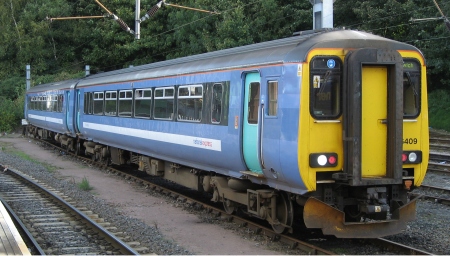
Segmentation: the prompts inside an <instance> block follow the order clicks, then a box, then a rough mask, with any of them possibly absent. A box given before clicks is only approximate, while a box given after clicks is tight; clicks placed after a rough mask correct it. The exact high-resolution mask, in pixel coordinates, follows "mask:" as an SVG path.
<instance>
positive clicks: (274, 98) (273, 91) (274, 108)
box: [268, 81, 278, 116]
mask: <svg viewBox="0 0 450 256" xmlns="http://www.w3.org/2000/svg"><path fill="white" fill-rule="evenodd" d="M268 87H269V88H268V92H269V111H268V112H269V116H276V115H277V113H278V81H269V84H268Z"/></svg>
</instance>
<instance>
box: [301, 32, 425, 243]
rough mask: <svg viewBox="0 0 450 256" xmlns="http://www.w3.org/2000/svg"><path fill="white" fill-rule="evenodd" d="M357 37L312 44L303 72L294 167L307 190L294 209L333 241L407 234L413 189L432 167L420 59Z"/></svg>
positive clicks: (405, 49)
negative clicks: (329, 235)
mask: <svg viewBox="0 0 450 256" xmlns="http://www.w3.org/2000/svg"><path fill="white" fill-rule="evenodd" d="M351 33H359V32H354V31H353V32H351ZM331 34H332V33H331ZM360 39H361V40H360V41H359V42H355V40H351V41H348V42H346V41H345V40H340V39H339V38H333V37H330V40H329V41H325V42H321V43H319V44H316V45H315V48H314V49H312V50H311V51H309V53H308V56H307V57H306V62H305V63H304V65H303V67H302V70H301V72H302V85H303V86H302V88H301V101H300V102H301V104H302V107H301V110H300V128H299V136H298V137H299V141H298V154H299V160H298V164H299V170H300V173H301V177H302V180H303V181H304V184H305V186H306V187H307V189H308V191H310V192H308V193H307V194H305V197H301V198H298V199H297V202H299V201H303V202H299V203H300V204H301V205H304V209H303V218H304V221H305V224H306V226H307V227H309V228H321V229H322V230H323V232H324V234H332V235H335V236H337V237H380V236H385V235H390V234H395V233H398V232H401V231H402V230H404V229H405V227H406V222H407V221H411V220H413V219H414V218H415V203H416V200H415V198H412V197H411V196H409V195H408V192H410V191H411V190H412V189H413V188H414V187H416V186H419V185H420V184H421V182H422V181H423V179H424V177H425V173H426V169H427V164H428V150H429V144H428V113H427V88H426V66H425V60H424V58H423V55H422V54H421V52H420V51H419V50H417V49H416V48H414V47H412V46H409V45H406V44H403V43H399V42H395V41H391V40H387V39H384V40H376V38H374V36H372V35H368V34H365V33H364V34H363V33H361V38H360ZM374 39H375V40H374ZM305 85H309V86H305Z"/></svg>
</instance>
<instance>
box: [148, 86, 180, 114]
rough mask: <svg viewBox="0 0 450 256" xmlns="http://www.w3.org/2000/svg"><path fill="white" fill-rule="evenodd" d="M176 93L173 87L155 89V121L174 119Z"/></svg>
mask: <svg viewBox="0 0 450 256" xmlns="http://www.w3.org/2000/svg"><path fill="white" fill-rule="evenodd" d="M174 92H175V89H174V88H173V87H167V88H156V89H155V108H154V110H153V112H154V113H153V116H154V117H155V119H165V120H171V119H173V107H174V102H173V101H174Z"/></svg>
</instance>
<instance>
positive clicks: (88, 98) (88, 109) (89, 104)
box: [84, 92, 94, 114]
mask: <svg viewBox="0 0 450 256" xmlns="http://www.w3.org/2000/svg"><path fill="white" fill-rule="evenodd" d="M93 106H94V101H93V94H92V92H85V93H84V113H85V114H92V109H93Z"/></svg>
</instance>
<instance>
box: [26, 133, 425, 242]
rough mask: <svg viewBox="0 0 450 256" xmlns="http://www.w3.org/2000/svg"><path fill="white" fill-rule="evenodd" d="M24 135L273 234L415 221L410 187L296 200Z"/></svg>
mask: <svg viewBox="0 0 450 256" xmlns="http://www.w3.org/2000/svg"><path fill="white" fill-rule="evenodd" d="M28 133H29V134H30V135H33V136H34V137H39V138H43V139H53V140H55V141H57V142H58V143H60V144H61V146H62V147H63V148H66V149H67V150H69V151H72V152H75V153H76V154H84V155H86V156H90V157H91V159H92V160H94V161H99V162H103V163H105V164H116V165H124V164H135V165H137V167H138V169H139V170H140V171H144V172H146V173H148V174H149V175H152V176H158V177H162V178H164V179H166V180H170V181H172V182H174V183H177V184H180V185H183V186H185V187H188V188H190V189H193V190H197V191H202V192H206V193H210V194H211V195H212V199H211V200H212V201H214V202H218V203H222V204H223V207H224V209H225V211H226V212H227V213H228V214H232V213H234V212H236V211H238V210H239V211H240V212H244V213H246V214H248V215H250V216H254V217H257V218H260V219H263V220H266V221H267V222H268V223H269V224H270V225H271V226H272V228H273V230H274V231H275V232H277V233H284V232H290V233H291V232H293V228H292V227H293V225H294V222H298V220H299V219H301V218H303V220H304V224H305V225H306V227H307V228H318V229H322V232H323V233H324V234H326V235H334V236H336V237H341V238H352V237H358V238H376V237H382V236H386V235H391V234H396V233H399V232H400V231H402V230H404V229H405V228H406V223H407V222H408V221H411V220H414V219H415V201H416V199H417V198H413V197H412V196H409V194H408V192H409V190H410V189H411V187H407V188H405V184H394V185H392V184H386V185H377V186H356V187H355V186H349V185H346V184H345V183H339V182H333V183H325V184H318V186H317V190H316V191H315V192H312V193H309V194H306V195H298V194H293V193H288V192H284V191H279V190H276V189H273V188H270V187H268V186H265V185H259V184H254V183H252V182H250V181H249V180H245V179H236V178H230V177H227V176H223V175H219V174H216V173H212V172H207V171H202V170H197V169H194V168H190V167H187V166H182V165H179V164H177V163H172V162H166V161H163V160H160V159H155V158H151V157H149V156H145V155H140V154H136V153H133V152H130V151H126V150H123V149H119V148H115V147H110V146H106V145H102V144H99V143H96V142H91V141H85V140H81V139H76V138H73V137H70V136H67V135H64V134H58V133H54V132H51V131H47V130H44V129H41V128H37V127H34V126H29V127H28ZM410 185H411V184H410Z"/></svg>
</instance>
